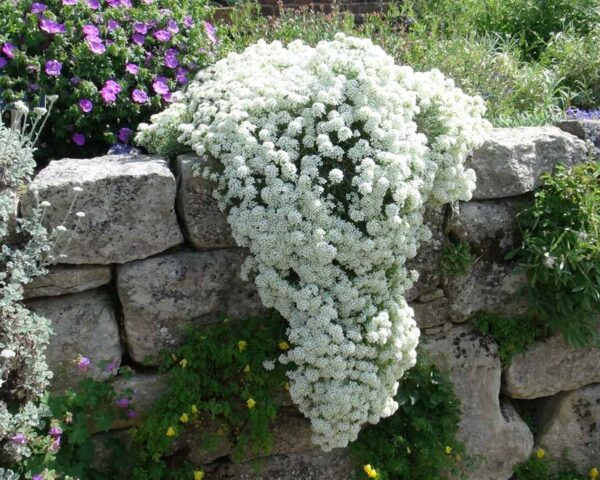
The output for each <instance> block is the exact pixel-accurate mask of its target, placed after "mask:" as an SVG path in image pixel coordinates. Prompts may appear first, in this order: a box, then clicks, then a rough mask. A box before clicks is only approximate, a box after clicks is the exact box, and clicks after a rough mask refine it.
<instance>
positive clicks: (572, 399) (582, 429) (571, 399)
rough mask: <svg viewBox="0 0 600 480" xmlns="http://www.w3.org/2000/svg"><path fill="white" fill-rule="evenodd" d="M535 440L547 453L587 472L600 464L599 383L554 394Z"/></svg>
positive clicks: (583, 472) (581, 471)
mask: <svg viewBox="0 0 600 480" xmlns="http://www.w3.org/2000/svg"><path fill="white" fill-rule="evenodd" d="M545 410H546V412H545V422H544V427H543V429H542V431H541V432H540V435H539V438H538V443H539V444H540V445H541V446H542V447H544V448H545V449H546V451H547V452H548V454H549V455H551V456H552V457H554V458H556V459H557V460H559V459H560V458H561V457H564V458H566V459H567V460H568V461H570V462H572V463H573V464H574V465H575V467H576V468H577V470H578V471H579V473H581V474H582V475H587V473H588V472H589V471H590V469H591V468H592V467H598V465H600V428H598V425H600V385H599V384H596V385H589V386H587V387H584V388H582V389H580V390H575V391H573V392H568V393H563V394H560V395H557V396H556V397H554V398H552V399H551V400H550V404H549V405H548V407H546V409H545Z"/></svg>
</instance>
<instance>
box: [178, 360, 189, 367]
mask: <svg viewBox="0 0 600 480" xmlns="http://www.w3.org/2000/svg"><path fill="white" fill-rule="evenodd" d="M179 365H181V368H185V367H187V366H188V361H187V360H186V359H185V358H184V359H183V360H182V361H181V362H179Z"/></svg>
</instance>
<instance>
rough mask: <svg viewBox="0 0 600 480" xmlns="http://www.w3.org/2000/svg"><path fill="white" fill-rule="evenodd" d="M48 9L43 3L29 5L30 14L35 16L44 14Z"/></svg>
mask: <svg viewBox="0 0 600 480" xmlns="http://www.w3.org/2000/svg"><path fill="white" fill-rule="evenodd" d="M47 9H48V5H46V4H45V3H40V2H34V3H32V4H31V13H34V14H37V13H42V12H45V11H46V10H47Z"/></svg>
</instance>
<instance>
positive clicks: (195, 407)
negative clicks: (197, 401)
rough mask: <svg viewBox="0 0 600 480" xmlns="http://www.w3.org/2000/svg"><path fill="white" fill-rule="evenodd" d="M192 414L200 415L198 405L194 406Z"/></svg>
mask: <svg viewBox="0 0 600 480" xmlns="http://www.w3.org/2000/svg"><path fill="white" fill-rule="evenodd" d="M192 413H193V414H194V415H196V414H197V413H198V407H197V406H196V405H192Z"/></svg>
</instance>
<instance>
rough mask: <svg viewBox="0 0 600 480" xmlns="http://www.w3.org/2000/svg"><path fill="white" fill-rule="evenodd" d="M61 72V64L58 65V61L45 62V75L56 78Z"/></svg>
mask: <svg viewBox="0 0 600 480" xmlns="http://www.w3.org/2000/svg"><path fill="white" fill-rule="evenodd" d="M61 70H62V63H60V62H59V61H58V60H48V61H47V62H46V65H45V66H44V71H45V72H46V75H49V76H51V77H58V76H59V75H60V72H61Z"/></svg>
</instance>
